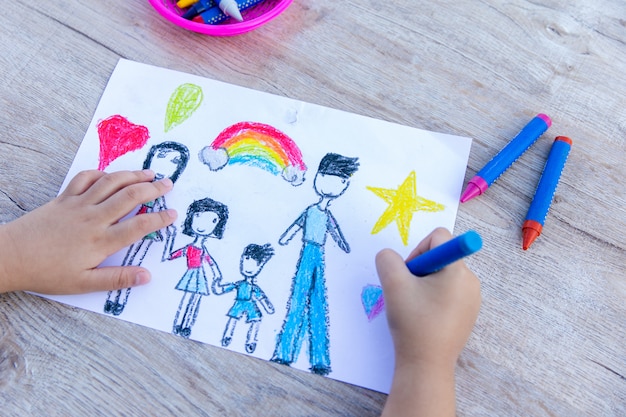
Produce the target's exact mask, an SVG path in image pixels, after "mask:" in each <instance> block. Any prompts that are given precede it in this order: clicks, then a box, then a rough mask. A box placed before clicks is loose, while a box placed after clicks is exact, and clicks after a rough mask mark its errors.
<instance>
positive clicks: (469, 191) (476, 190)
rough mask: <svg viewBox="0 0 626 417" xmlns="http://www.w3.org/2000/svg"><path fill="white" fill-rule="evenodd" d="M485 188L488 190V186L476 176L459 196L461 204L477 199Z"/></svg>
mask: <svg viewBox="0 0 626 417" xmlns="http://www.w3.org/2000/svg"><path fill="white" fill-rule="evenodd" d="M487 188H489V184H487V182H486V181H485V180H484V179H482V178H481V177H479V176H478V175H476V176H475V177H474V178H472V179H471V180H470V182H469V183H468V184H467V187H465V191H463V194H462V195H461V203H465V202H466V201H469V200H471V199H472V198H474V197H478V196H479V195H481V194H482V193H484V192H485V190H487Z"/></svg>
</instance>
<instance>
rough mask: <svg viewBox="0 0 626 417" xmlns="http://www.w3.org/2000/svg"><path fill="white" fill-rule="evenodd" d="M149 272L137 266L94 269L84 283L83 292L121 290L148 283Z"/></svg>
mask: <svg viewBox="0 0 626 417" xmlns="http://www.w3.org/2000/svg"><path fill="white" fill-rule="evenodd" d="M150 278H151V276H150V272H149V271H148V270H147V269H145V268H141V267H139V266H107V267H102V268H96V269H93V270H92V271H91V274H89V278H88V280H87V281H86V282H85V283H84V286H85V288H84V290H85V292H93V291H111V290H121V289H123V288H129V287H136V286H138V285H144V284H147V283H148V282H150Z"/></svg>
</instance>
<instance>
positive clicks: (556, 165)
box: [522, 136, 572, 250]
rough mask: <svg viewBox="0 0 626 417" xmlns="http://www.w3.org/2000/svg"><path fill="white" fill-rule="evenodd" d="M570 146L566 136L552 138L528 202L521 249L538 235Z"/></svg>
mask: <svg viewBox="0 0 626 417" xmlns="http://www.w3.org/2000/svg"><path fill="white" fill-rule="evenodd" d="M571 148H572V140H571V139H570V138H568V137H566V136H557V137H556V139H554V143H553V144H552V148H551V149H550V154H549V155H548V160H547V161H546V165H545V166H544V168H543V172H542V174H541V178H540V179H539V184H538V185H537V190H536V191H535V196H534V197H533V201H532V202H531V203H530V207H529V209H528V214H526V220H524V224H523V225H522V249H524V250H526V249H528V248H529V247H530V245H532V243H533V242H534V241H535V239H537V238H538V237H539V235H540V234H541V231H542V230H543V224H544V222H545V220H546V216H547V215H548V210H550V205H552V199H553V198H554V193H555V192H556V187H557V186H558V185H559V179H560V178H561V173H562V172H563V168H564V167H565V162H566V161H567V157H568V155H569V151H570V149H571Z"/></svg>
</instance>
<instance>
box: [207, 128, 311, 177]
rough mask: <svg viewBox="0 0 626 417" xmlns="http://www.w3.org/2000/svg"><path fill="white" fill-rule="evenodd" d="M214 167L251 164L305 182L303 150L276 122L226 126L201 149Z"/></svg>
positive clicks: (213, 168) (216, 168) (212, 167)
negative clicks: (273, 123)
mask: <svg viewBox="0 0 626 417" xmlns="http://www.w3.org/2000/svg"><path fill="white" fill-rule="evenodd" d="M200 160H201V161H202V162H203V163H204V164H206V165H208V167H209V168H210V169H211V170H212V171H217V170H220V169H222V168H223V167H224V166H226V165H248V166H254V167H257V168H260V169H262V170H264V171H267V172H269V173H271V174H273V175H282V177H283V178H284V179H285V180H286V181H287V182H290V183H291V184H292V185H294V186H298V185H300V184H302V183H303V182H304V173H305V172H306V169H307V168H306V165H305V163H304V161H303V160H302V152H300V149H299V148H298V146H297V145H296V143H295V142H294V141H293V140H292V139H291V138H290V137H289V136H287V135H286V134H284V133H283V132H281V131H280V130H278V129H276V128H275V127H273V126H270V125H267V124H264V123H257V122H239V123H235V124H234V125H231V126H229V127H227V128H226V129H224V130H223V131H222V132H221V133H220V134H219V135H218V136H217V137H216V138H215V140H214V141H213V142H212V143H211V145H209V146H207V147H205V148H204V149H202V151H201V152H200Z"/></svg>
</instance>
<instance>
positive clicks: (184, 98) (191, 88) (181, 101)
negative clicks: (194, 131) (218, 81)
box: [165, 84, 204, 132]
mask: <svg viewBox="0 0 626 417" xmlns="http://www.w3.org/2000/svg"><path fill="white" fill-rule="evenodd" d="M203 98H204V94H203V93H202V88H200V87H199V86H197V85H195V84H181V85H179V86H178V87H177V88H176V90H174V92H173V93H172V95H171V96H170V101H169V102H168V103H167V110H166V111H165V131H166V132H169V131H170V130H172V129H173V128H174V127H176V126H178V125H179V124H181V123H182V122H184V121H185V120H187V119H188V118H189V116H191V115H192V114H193V112H195V111H196V110H197V109H198V107H200V104H201V103H202V99H203Z"/></svg>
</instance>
